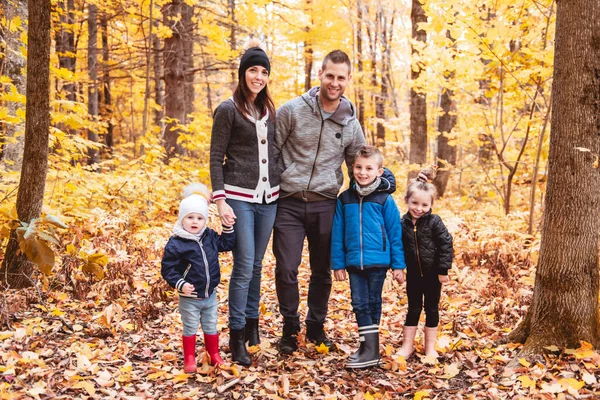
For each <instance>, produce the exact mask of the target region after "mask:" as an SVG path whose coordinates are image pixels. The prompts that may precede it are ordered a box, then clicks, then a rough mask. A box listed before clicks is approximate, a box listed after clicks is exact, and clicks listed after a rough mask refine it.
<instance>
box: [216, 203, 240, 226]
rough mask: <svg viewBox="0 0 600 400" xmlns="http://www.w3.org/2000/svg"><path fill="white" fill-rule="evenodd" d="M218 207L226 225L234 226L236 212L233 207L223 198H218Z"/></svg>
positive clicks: (222, 221) (222, 220)
mask: <svg viewBox="0 0 600 400" xmlns="http://www.w3.org/2000/svg"><path fill="white" fill-rule="evenodd" d="M217 209H218V210H219V217H221V223H222V224H223V225H225V226H233V224H235V219H236V218H237V217H236V216H235V213H234V212H233V209H232V208H231V207H230V206H229V204H227V202H226V201H225V200H223V199H220V200H217Z"/></svg>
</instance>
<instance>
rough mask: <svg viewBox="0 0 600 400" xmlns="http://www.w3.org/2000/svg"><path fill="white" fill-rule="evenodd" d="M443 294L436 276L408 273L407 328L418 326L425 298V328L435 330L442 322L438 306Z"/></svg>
mask: <svg viewBox="0 0 600 400" xmlns="http://www.w3.org/2000/svg"><path fill="white" fill-rule="evenodd" d="M441 293H442V284H441V283H440V281H439V279H438V276H437V275H436V274H430V275H425V276H421V275H419V274H411V273H408V274H407V276H406V295H407V296H408V311H407V312H406V323H405V326H417V325H418V324H419V318H420V316H421V310H422V309H423V298H425V326H426V327H428V328H434V327H436V326H438V323H439V322H440V312H439V309H438V305H439V302H440V295H441Z"/></svg>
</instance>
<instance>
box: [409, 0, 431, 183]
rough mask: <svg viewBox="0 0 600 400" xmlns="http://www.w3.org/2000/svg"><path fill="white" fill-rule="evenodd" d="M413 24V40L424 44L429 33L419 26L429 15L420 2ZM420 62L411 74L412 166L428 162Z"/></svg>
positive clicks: (415, 5) (414, 51) (416, 1)
mask: <svg viewBox="0 0 600 400" xmlns="http://www.w3.org/2000/svg"><path fill="white" fill-rule="evenodd" d="M410 19H411V22H412V38H413V40H416V41H419V42H423V43H425V41H426V40H427V33H426V32H425V31H424V30H422V29H418V24H419V23H421V22H423V23H424V22H427V15H425V11H424V10H423V6H422V5H421V3H420V2H419V0H412V12H411V14H410ZM412 54H413V56H414V55H417V54H418V50H417V49H416V48H415V47H414V46H413V47H412ZM421 70H422V68H421V65H420V62H415V61H414V60H413V66H412V68H411V72H410V78H411V80H412V83H413V86H412V87H411V89H410V151H409V155H408V162H409V163H410V164H419V165H423V164H425V162H426V161H427V99H426V97H425V93H423V92H421V91H419V90H418V89H416V88H415V87H414V83H415V81H416V80H417V79H418V78H419V76H420V75H421ZM417 172H418V171H410V172H409V174H408V179H412V178H414V177H415V176H416V174H417Z"/></svg>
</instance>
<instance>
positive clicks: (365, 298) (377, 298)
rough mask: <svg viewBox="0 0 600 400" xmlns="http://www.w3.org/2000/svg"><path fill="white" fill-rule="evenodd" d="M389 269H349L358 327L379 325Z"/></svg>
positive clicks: (353, 308) (353, 305)
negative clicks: (382, 293) (384, 284)
mask: <svg viewBox="0 0 600 400" xmlns="http://www.w3.org/2000/svg"><path fill="white" fill-rule="evenodd" d="M386 274H387V268H365V269H364V270H362V271H361V270H360V269H354V268H353V269H349V270H348V275H349V276H350V291H351V295H352V310H353V311H354V315H356V322H357V323H358V326H359V327H361V326H369V325H379V320H380V319H381V292H382V291H383V282H384V281H385V276H386Z"/></svg>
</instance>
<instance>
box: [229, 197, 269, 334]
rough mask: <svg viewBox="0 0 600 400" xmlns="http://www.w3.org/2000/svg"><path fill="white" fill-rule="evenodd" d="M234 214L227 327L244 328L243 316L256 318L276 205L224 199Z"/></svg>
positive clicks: (244, 320)
mask: <svg viewBox="0 0 600 400" xmlns="http://www.w3.org/2000/svg"><path fill="white" fill-rule="evenodd" d="M227 204H229V206H231V208H232V209H233V212H234V213H235V215H236V217H237V218H236V220H235V225H234V229H235V237H236V240H235V247H234V249H233V270H232V271H231V278H230V280H229V328H230V329H234V330H239V329H243V328H244V326H245V325H246V318H258V306H259V303H260V279H261V274H262V260H263V257H264V255H265V250H266V249H267V245H268V244H269V239H270V237H271V231H272V230H273V223H274V222H275V214H276V213H277V205H276V204H254V203H247V202H245V201H239V200H231V199H227Z"/></svg>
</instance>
